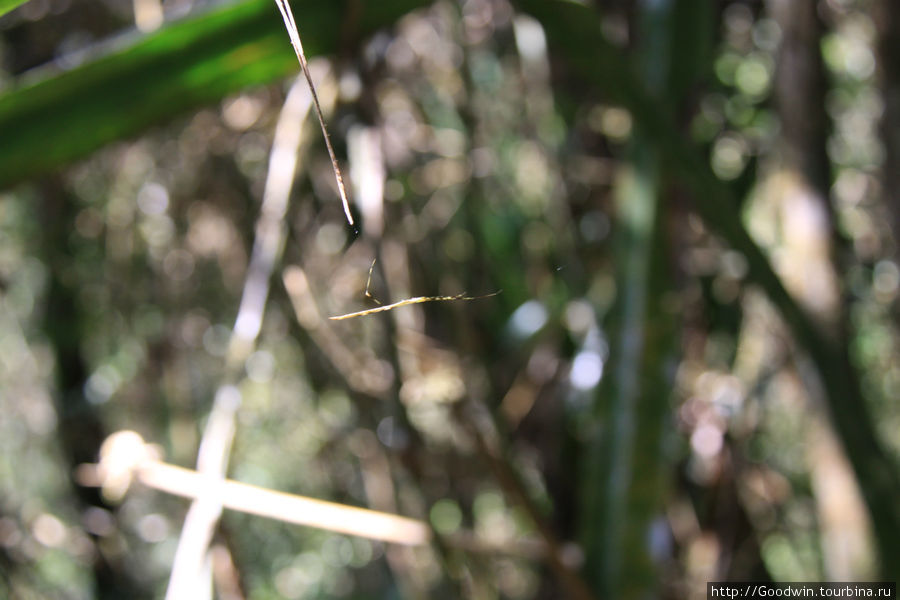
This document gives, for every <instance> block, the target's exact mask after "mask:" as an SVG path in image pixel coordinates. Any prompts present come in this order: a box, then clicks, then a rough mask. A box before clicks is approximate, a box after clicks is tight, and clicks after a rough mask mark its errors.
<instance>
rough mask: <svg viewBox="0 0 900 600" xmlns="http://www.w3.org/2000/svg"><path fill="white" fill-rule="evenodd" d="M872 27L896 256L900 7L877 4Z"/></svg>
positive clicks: (890, 0)
mask: <svg viewBox="0 0 900 600" xmlns="http://www.w3.org/2000/svg"><path fill="white" fill-rule="evenodd" d="M876 8H877V10H876V15H877V18H876V19H875V23H876V25H877V26H878V33H879V47H878V50H879V55H878V64H879V65H880V67H881V69H880V76H881V89H882V98H884V115H883V116H882V121H881V124H882V127H881V139H882V141H883V142H884V149H885V158H884V167H883V169H882V178H883V184H884V200H885V203H886V204H887V206H888V209H889V211H890V215H891V232H892V233H893V234H894V244H895V254H896V255H900V3H898V2H897V1H896V0H880V2H879V3H878V5H877V6H876Z"/></svg>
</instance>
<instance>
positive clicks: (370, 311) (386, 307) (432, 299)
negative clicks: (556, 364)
mask: <svg viewBox="0 0 900 600" xmlns="http://www.w3.org/2000/svg"><path fill="white" fill-rule="evenodd" d="M376 260H378V259H377V258H376V259H374V260H372V266H371V267H369V278H368V279H367V280H366V297H367V298H371V299H372V300H374V301H375V302H376V303H378V304H381V302H379V301H378V298H376V297H375V296H373V295H372V294H371V293H370V292H369V286H370V285H372V271H373V270H374V269H375V261H376ZM502 291H503V290H497V291H496V292H493V293H491V294H485V295H484V296H466V294H465V292H463V293H462V294H457V295H456V296H416V297H415V298H407V299H406V300H401V301H399V302H394V303H393V304H388V305H381V306H378V307H377V308H370V309H368V310H361V311H358V312H354V313H348V314H346V315H338V316H336V317H328V318H329V319H331V320H332V321H343V320H344V319H352V318H354V317H364V316H366V315H374V314H375V313H380V312H385V311H388V310H393V309H395V308H400V307H401V306H409V305H410V304H420V303H422V302H444V301H447V300H478V299H480V298H490V297H491V296H496V295H497V294H499V293H500V292H502Z"/></svg>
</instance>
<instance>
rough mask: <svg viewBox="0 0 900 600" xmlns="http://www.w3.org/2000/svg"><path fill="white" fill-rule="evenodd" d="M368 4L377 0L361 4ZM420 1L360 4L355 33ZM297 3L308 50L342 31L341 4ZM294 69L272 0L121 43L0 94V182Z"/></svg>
mask: <svg viewBox="0 0 900 600" xmlns="http://www.w3.org/2000/svg"><path fill="white" fill-rule="evenodd" d="M0 1H7V2H8V1H9V0H0ZM372 4H377V6H375V7H373V8H371V9H370V8H368V7H369V6H370V5H372ZM422 4H424V2H423V1H422V0H391V1H386V2H378V3H367V4H366V9H365V10H363V11H362V15H361V17H360V19H359V21H358V27H359V33H360V34H365V33H367V32H371V31H372V30H374V29H377V28H378V27H381V26H386V25H390V24H391V23H393V22H394V21H396V19H398V18H399V17H400V16H402V15H403V14H405V13H406V12H408V11H409V10H411V9H413V8H416V7H417V6H421V5H422ZM294 5H295V9H296V12H297V19H298V22H300V23H302V24H303V27H304V32H305V33H304V42H305V44H306V46H307V49H308V51H309V54H310V55H315V54H321V53H324V52H330V51H334V50H336V45H337V43H338V40H340V39H342V35H340V34H341V32H342V31H344V30H345V28H346V26H345V24H344V23H343V22H342V18H343V12H342V5H341V4H340V3H334V2H313V1H311V0H303V1H299V0H295V2H294ZM297 69H298V66H297V63H296V59H295V58H294V57H293V53H292V50H291V44H290V41H289V40H288V38H287V35H286V34H285V32H284V29H283V26H282V23H281V18H280V17H279V15H278V11H277V8H276V6H275V4H274V3H273V2H271V1H270V0H245V1H243V2H239V3H237V4H233V5H229V6H227V7H225V8H218V9H216V10H214V11H212V12H208V13H205V14H203V15H201V16H198V17H192V18H189V19H185V20H183V21H180V22H176V23H173V24H172V25H169V26H167V27H164V28H163V29H162V30H160V31H158V32H156V33H154V34H152V35H150V36H147V37H145V38H142V39H140V40H138V41H137V42H135V43H133V44H131V45H129V46H127V47H126V48H124V49H121V50H119V51H116V52H113V53H112V54H109V55H106V56H103V57H102V58H99V59H97V60H94V61H92V62H89V63H87V64H84V65H82V66H80V67H77V68H74V69H72V70H70V71H65V72H61V73H53V74H47V75H44V76H42V77H40V78H39V79H38V80H37V81H36V82H33V83H29V84H26V85H23V86H22V87H20V88H18V89H15V90H13V91H11V92H8V93H7V94H5V95H3V96H0V132H3V133H2V135H0V187H7V186H9V185H11V184H13V183H16V182H19V181H22V180H24V179H27V178H29V177H34V176H36V175H40V174H42V173H45V172H47V171H49V170H51V169H53V168H55V167H58V166H60V165H62V164H65V163H67V162H70V161H72V160H75V159H78V158H81V157H83V156H85V155H86V154H88V153H90V152H92V151H94V150H96V149H97V148H99V147H101V146H102V145H104V144H106V143H108V142H111V141H113V140H117V139H121V138H124V137H127V136H130V135H135V134H137V133H139V132H141V131H143V130H145V129H146V128H147V127H149V126H151V125H154V124H158V123H164V122H166V121H167V120H169V119H171V118H172V117H173V116H175V115H178V114H180V113H183V112H185V111H187V110H188V109H191V108H195V107H198V106H202V105H204V104H209V103H212V102H215V101H217V100H219V99H220V98H222V97H223V96H225V95H227V94H230V93H233V92H235V91H237V90H240V89H243V88H246V87H248V86H253V85H259V84H263V83H266V82H270V81H272V80H275V79H277V78H279V77H284V76H286V75H288V74H290V73H293V72H296V71H297Z"/></svg>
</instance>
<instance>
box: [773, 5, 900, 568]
mask: <svg viewBox="0 0 900 600" xmlns="http://www.w3.org/2000/svg"><path fill="white" fill-rule="evenodd" d="M768 9H769V11H770V13H771V15H772V16H773V17H774V19H775V21H776V22H777V23H778V25H779V27H780V28H781V31H782V41H781V47H780V49H779V54H778V67H777V71H776V77H775V88H774V96H775V102H776V106H777V110H778V113H779V117H780V119H779V120H780V122H781V138H780V139H781V142H782V143H781V146H780V147H781V151H782V154H783V156H782V157H781V158H782V161H781V168H780V172H779V173H778V174H777V176H775V177H772V178H771V179H773V180H774V181H773V183H774V185H770V186H769V189H770V190H771V191H772V192H774V193H773V194H771V195H770V198H769V201H772V202H778V203H779V206H778V211H779V212H780V214H781V215H782V219H783V225H782V226H783V228H784V241H783V250H784V252H783V258H784V261H783V265H784V266H785V267H786V268H785V269H784V270H783V277H784V280H785V285H786V286H787V287H788V288H789V290H790V291H791V292H792V293H793V294H794V296H795V297H796V298H798V299H799V300H800V302H801V303H802V304H804V305H805V306H806V308H807V309H808V310H810V312H812V313H813V314H814V315H815V316H816V317H817V318H818V319H819V320H820V321H821V322H822V323H823V324H825V326H826V328H827V331H828V333H829V334H830V335H831V336H832V337H833V339H834V340H835V341H836V346H837V347H838V348H839V349H840V352H841V354H842V359H843V360H845V361H847V362H848V363H849V361H850V357H849V355H848V354H847V349H848V348H849V346H850V325H849V322H848V315H847V312H848V311H847V308H848V307H847V303H846V300H847V299H846V298H845V297H844V295H843V294H842V290H841V284H840V281H841V276H840V274H839V273H840V270H841V269H840V257H841V250H842V249H843V246H844V244H843V243H842V239H841V237H840V234H839V233H838V230H837V227H836V224H835V221H836V217H835V211H834V208H833V206H832V204H831V202H830V191H831V182H832V173H831V162H830V160H829V158H828V153H827V150H826V147H827V146H826V144H827V141H828V136H829V132H830V127H831V123H830V120H829V117H828V114H827V112H826V110H825V95H826V92H827V82H826V78H825V71H824V64H823V60H822V53H821V41H822V39H821V38H822V31H823V25H822V22H821V20H820V18H819V15H818V13H817V11H816V4H815V3H812V2H794V1H792V0H769V3H768ZM810 389H812V390H815V389H818V386H811V387H810ZM854 404H856V406H857V409H856V414H854V415H853V419H857V420H858V421H859V422H860V423H865V422H870V421H869V419H870V417H869V414H868V411H867V410H866V407H865V399H864V398H862V397H859V398H856V399H855V400H854ZM817 406H820V404H819V403H818V402H816V403H814V405H813V408H814V410H813V411H812V414H811V417H812V419H813V420H814V421H817V422H816V423H814V424H813V427H811V430H810V432H809V435H810V440H809V444H810V451H809V463H810V464H809V467H810V474H811V477H812V483H813V489H814V490H815V491H816V494H815V498H816V504H817V509H818V515H819V526H820V531H821V542H822V552H823V558H824V566H825V570H826V572H825V576H826V577H829V578H833V579H838V580H840V579H847V578H848V577H850V576H851V574H852V573H854V572H856V570H857V569H858V566H859V565H861V564H866V563H867V562H868V560H867V557H866V556H865V554H866V552H865V548H866V547H867V544H866V532H867V529H868V522H867V517H866V512H865V506H864V504H863V502H862V500H861V498H860V494H859V490H858V488H856V486H855V485H854V483H853V482H854V477H853V473H852V469H851V467H850V465H849V464H848V463H847V461H846V460H845V459H844V457H843V456H841V455H840V454H839V453H838V452H836V448H837V440H836V439H834V438H835V436H834V434H833V430H831V429H829V428H827V427H826V426H825V423H824V422H823V421H824V420H825V418H826V416H825V415H824V414H823V413H822V411H819V410H815V407H817ZM832 416H834V417H835V419H836V420H837V421H838V422H846V420H845V419H843V418H842V416H841V414H840V413H838V412H837V411H835V410H834V409H832ZM839 426H840V425H839ZM872 435H874V432H872ZM845 444H846V440H845ZM845 450H846V451H847V452H848V453H849V452H853V451H864V450H863V449H862V448H860V449H852V448H846V447H845ZM862 460H864V461H866V462H868V460H869V459H868V458H863V459H862ZM841 482H843V483H844V484H845V485H841ZM873 512H874V511H873ZM873 517H876V518H877V516H876V515H875V514H873ZM885 526H888V527H890V524H889V523H886V524H885ZM895 533H896V532H895ZM895 533H892V534H891V535H895ZM892 544H893V543H892ZM882 552H883V553H884V554H885V556H884V557H883V558H884V559H885V561H886V562H885V565H887V564H889V563H890V561H891V559H890V557H889V554H890V553H892V552H894V550H890V546H889V545H884V544H883V545H882Z"/></svg>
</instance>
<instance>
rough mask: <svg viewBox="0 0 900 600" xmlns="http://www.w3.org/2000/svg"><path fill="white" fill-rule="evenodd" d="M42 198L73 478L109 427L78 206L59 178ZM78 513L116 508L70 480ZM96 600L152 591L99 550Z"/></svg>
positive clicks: (63, 426) (48, 327)
mask: <svg viewBox="0 0 900 600" xmlns="http://www.w3.org/2000/svg"><path fill="white" fill-rule="evenodd" d="M41 191H42V195H43V204H42V206H41V209H42V225H43V228H42V230H43V239H42V240H41V245H42V250H43V254H44V259H45V261H46V264H47V267H48V271H49V285H48V290H47V296H46V299H45V302H46V305H45V313H44V323H43V327H44V332H45V334H46V336H47V338H48V339H49V341H50V343H51V346H52V348H53V354H54V358H55V361H56V393H55V395H54V401H55V405H56V412H57V417H58V425H57V428H58V432H59V436H58V441H59V445H60V450H61V452H62V455H63V457H64V459H65V460H66V463H67V464H66V466H67V467H68V470H69V472H70V473H72V474H73V475H74V473H75V468H76V467H77V466H78V465H80V464H83V463H93V462H95V461H96V460H97V456H98V454H99V451H100V445H101V444H102V443H103V440H104V439H105V438H106V433H107V432H106V429H105V427H104V424H103V422H102V420H101V417H100V414H99V413H98V411H97V409H96V407H95V406H94V405H92V404H91V403H90V402H89V401H88V399H87V398H86V397H85V394H84V386H85V382H86V381H87V378H88V366H87V364H86V363H85V360H84V357H83V356H82V354H81V345H82V343H83V340H84V333H85V330H86V329H85V328H86V326H87V324H86V323H85V318H86V315H85V314H84V313H83V312H82V311H81V310H80V309H79V298H78V290H79V283H83V282H79V281H78V280H77V279H76V275H75V274H76V272H77V269H76V264H75V260H73V258H72V255H73V248H72V244H71V239H72V232H73V230H74V227H73V223H74V222H75V214H74V212H75V211H74V209H75V208H76V203H75V202H74V201H73V199H72V198H69V197H67V195H66V193H65V191H64V190H63V187H62V184H61V183H60V182H59V181H58V180H57V179H55V178H51V179H49V180H47V181H46V182H45V183H44V184H43V185H42V187H41ZM71 484H72V493H73V495H74V496H75V497H76V498H77V502H76V506H77V510H78V511H79V512H83V511H84V510H85V509H87V508H90V507H98V508H102V509H104V510H111V507H110V506H108V505H107V503H106V502H105V501H104V500H103V498H102V496H101V495H100V490H99V489H98V488H86V487H83V486H81V485H79V484H78V483H76V482H75V480H74V478H73V479H72V480H71ZM93 571H94V582H95V593H96V595H97V598H101V599H102V598H109V599H110V600H112V599H116V598H146V597H149V593H148V591H147V590H146V589H143V588H142V586H141V585H140V584H139V583H138V582H137V581H136V580H135V579H134V578H133V576H132V575H131V574H130V573H129V572H128V571H127V570H126V567H125V565H124V564H122V562H121V560H119V559H118V558H117V557H115V556H108V555H106V554H104V552H103V551H102V550H101V549H99V548H98V549H97V552H95V559H94V563H93Z"/></svg>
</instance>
